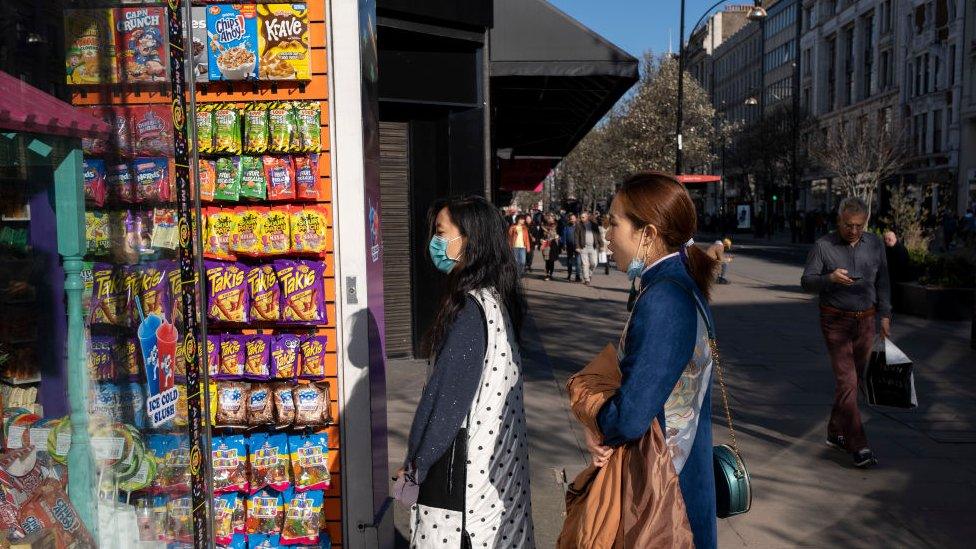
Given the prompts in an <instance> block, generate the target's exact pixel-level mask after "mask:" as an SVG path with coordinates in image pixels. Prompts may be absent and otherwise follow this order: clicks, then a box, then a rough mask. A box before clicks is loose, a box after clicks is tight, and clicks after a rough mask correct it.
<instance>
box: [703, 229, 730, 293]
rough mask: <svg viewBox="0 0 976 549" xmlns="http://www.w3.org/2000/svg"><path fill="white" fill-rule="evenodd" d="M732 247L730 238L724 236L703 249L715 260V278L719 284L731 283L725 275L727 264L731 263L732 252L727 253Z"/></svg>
mask: <svg viewBox="0 0 976 549" xmlns="http://www.w3.org/2000/svg"><path fill="white" fill-rule="evenodd" d="M731 249H732V240H730V239H728V238H726V239H723V240H716V241H715V242H713V243H712V245H711V246H709V247H708V249H707V250H705V253H707V254H708V256H709V257H711V258H712V259H714V260H715V261H716V265H718V278H717V279H716V280H715V281H716V282H718V283H719V284H731V282H729V279H728V278H726V276H725V275H727V274H728V272H729V264H730V263H732V254H730V253H728V252H729V251H730V250H731Z"/></svg>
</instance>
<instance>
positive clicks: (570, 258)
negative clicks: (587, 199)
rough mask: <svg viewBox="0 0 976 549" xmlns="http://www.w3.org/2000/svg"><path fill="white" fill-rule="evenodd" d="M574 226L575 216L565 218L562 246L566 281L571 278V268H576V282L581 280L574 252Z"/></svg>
mask: <svg viewBox="0 0 976 549" xmlns="http://www.w3.org/2000/svg"><path fill="white" fill-rule="evenodd" d="M576 225H577V219H576V214H574V213H571V214H569V216H568V217H567V218H566V225H565V226H564V227H563V231H562V234H561V235H560V236H561V237H562V245H563V247H564V248H565V249H566V280H570V279H572V278H573V268H574V267H575V268H576V282H579V281H580V280H581V278H580V268H579V265H578V264H577V263H576V262H577V260H578V259H579V258H578V254H577V252H576V244H577V240H576Z"/></svg>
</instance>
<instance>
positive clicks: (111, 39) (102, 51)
mask: <svg viewBox="0 0 976 549" xmlns="http://www.w3.org/2000/svg"><path fill="white" fill-rule="evenodd" d="M64 32H65V40H64V42H65V44H66V46H67V51H66V55H65V58H64V69H65V77H66V78H67V83H68V84H111V83H113V82H115V81H116V79H117V74H116V63H115V32H114V31H113V22H112V10H94V9H93V10H65V12H64Z"/></svg>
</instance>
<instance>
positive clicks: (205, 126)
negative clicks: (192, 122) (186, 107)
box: [196, 105, 214, 154]
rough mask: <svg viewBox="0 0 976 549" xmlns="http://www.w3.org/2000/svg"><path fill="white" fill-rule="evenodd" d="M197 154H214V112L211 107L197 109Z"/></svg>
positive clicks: (201, 106)
mask: <svg viewBox="0 0 976 549" xmlns="http://www.w3.org/2000/svg"><path fill="white" fill-rule="evenodd" d="M196 123H197V152H199V153H200V154H211V153H213V152H214V110H213V105H200V106H199V107H197V116H196Z"/></svg>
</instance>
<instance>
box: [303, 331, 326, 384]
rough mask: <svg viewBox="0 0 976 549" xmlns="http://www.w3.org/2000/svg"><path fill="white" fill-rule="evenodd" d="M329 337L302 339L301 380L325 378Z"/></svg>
mask: <svg viewBox="0 0 976 549" xmlns="http://www.w3.org/2000/svg"><path fill="white" fill-rule="evenodd" d="M327 342H328V337H327V336H324V335H314V336H306V337H305V338H303V339H302V343H301V347H300V348H301V351H302V365H301V368H300V370H299V373H298V378H299V379H315V380H318V379H322V378H324V377H325V349H326V343H327Z"/></svg>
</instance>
